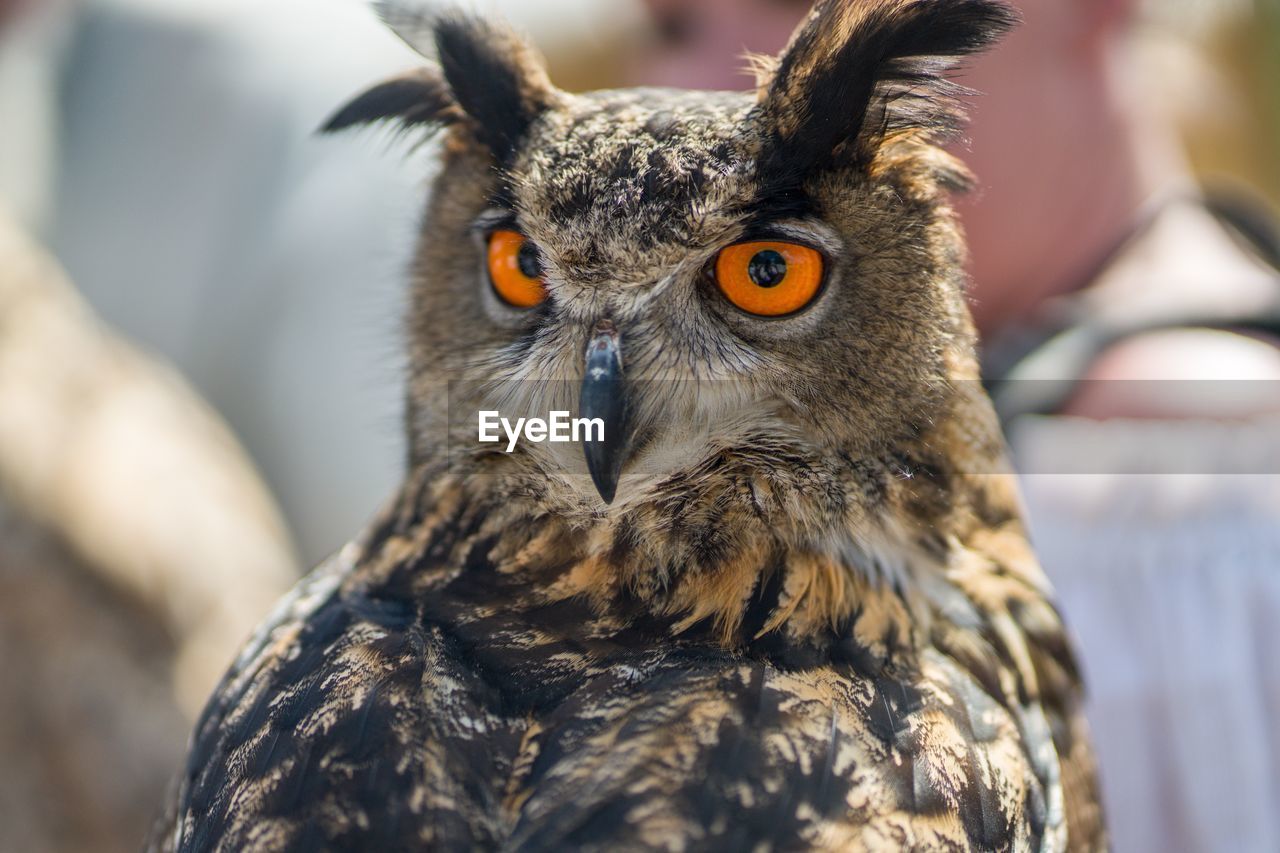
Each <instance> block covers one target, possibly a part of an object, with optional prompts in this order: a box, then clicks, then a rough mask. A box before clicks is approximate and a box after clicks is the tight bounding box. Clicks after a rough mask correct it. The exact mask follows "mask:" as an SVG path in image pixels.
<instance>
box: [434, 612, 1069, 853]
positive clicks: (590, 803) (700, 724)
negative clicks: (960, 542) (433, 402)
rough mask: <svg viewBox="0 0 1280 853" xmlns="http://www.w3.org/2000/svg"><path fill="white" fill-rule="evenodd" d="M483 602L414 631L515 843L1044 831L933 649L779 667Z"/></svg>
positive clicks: (831, 840) (1016, 770)
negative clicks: (906, 664)
mask: <svg viewBox="0 0 1280 853" xmlns="http://www.w3.org/2000/svg"><path fill="white" fill-rule="evenodd" d="M442 603H444V602H442ZM449 603H451V604H453V605H454V606H455V607H456V606H458V602H457V601H453V602H449ZM446 609H447V608H446ZM483 610H484V612H483V614H481V613H479V612H477V611H475V610H468V608H466V607H461V608H460V609H459V610H455V611H454V612H453V614H452V615H451V616H449V617H448V618H444V619H440V621H438V622H435V623H433V625H432V629H431V630H432V634H433V636H435V637H437V638H438V639H439V642H440V643H441V644H442V646H441V647H442V649H444V648H447V649H448V650H449V651H448V653H447V655H445V657H447V659H448V666H449V667H450V668H451V669H453V670H454V671H453V672H452V673H450V674H447V675H446V680H453V681H457V680H459V679H464V678H465V679H472V681H471V683H472V684H473V685H474V688H473V692H472V693H471V694H470V698H471V699H472V700H474V705H473V710H472V712H471V713H473V714H474V715H475V716H476V718H477V719H479V718H481V717H484V718H486V719H488V720H489V721H490V723H489V724H490V725H491V726H492V728H491V731H492V733H493V734H494V735H495V737H493V738H491V739H490V740H489V741H488V744H489V746H491V747H492V751H490V753H489V754H488V757H487V759H486V762H487V766H488V772H489V774H491V775H490V778H491V779H492V780H493V783H492V787H491V788H490V789H489V792H488V793H487V794H486V795H485V797H484V798H483V799H485V800H486V801H487V802H489V803H490V807H491V808H494V809H495V810H494V811H493V812H492V813H493V814H494V815H495V819H496V822H495V824H494V826H495V832H496V833H497V834H498V835H499V836H502V837H504V838H506V839H507V841H508V843H510V844H512V846H513V847H515V848H519V849H565V848H566V845H568V846H571V847H574V848H588V849H590V848H600V849H606V848H614V847H616V846H618V845H622V846H623V847H627V846H635V847H666V846H670V845H672V844H675V843H676V842H677V841H678V840H681V839H683V840H684V841H687V840H689V839H699V840H701V841H702V842H704V843H705V845H706V846H707V847H709V848H712V849H726V848H729V849H735V848H739V847H742V848H745V847H749V846H750V844H748V841H752V842H759V841H761V840H762V839H763V840H770V839H771V840H773V841H774V842H775V843H776V844H777V845H779V846H787V845H794V844H795V843H796V842H797V841H800V842H802V843H803V844H805V845H806V846H814V847H830V848H841V847H847V846H853V847H865V846H869V845H873V844H874V843H876V842H877V841H878V842H886V841H888V840H891V839H896V841H895V842H894V844H895V846H896V845H897V844H898V843H907V844H908V845H910V844H911V843H913V840H914V842H919V843H925V844H928V843H944V842H948V843H955V844H959V845H962V846H965V845H968V846H980V847H997V848H1009V849H1018V848H1024V847H1028V846H1038V844H1039V841H1040V840H1041V839H1042V837H1043V836H1044V834H1045V831H1046V825H1047V823H1049V822H1050V815H1049V811H1050V809H1049V800H1050V799H1051V796H1052V795H1051V794H1050V793H1047V790H1048V789H1047V787H1046V781H1047V780H1045V779H1043V778H1041V776H1040V775H1038V774H1037V773H1036V772H1035V771H1034V770H1033V768H1032V762H1031V760H1030V759H1029V758H1028V749H1029V746H1028V745H1027V744H1026V743H1025V742H1024V740H1023V735H1022V732H1021V728H1020V725H1019V723H1018V721H1017V720H1015V719H1014V717H1013V716H1012V715H1011V714H1010V713H1009V712H1008V711H1007V710H1006V709H1005V708H1003V707H1002V706H1000V705H999V704H998V703H997V702H996V701H995V700H993V699H992V698H991V697H989V696H987V695H986V694H985V693H983V692H982V691H981V690H980V688H978V687H977V685H976V684H975V683H974V681H973V679H972V678H971V676H970V675H969V674H968V673H966V672H964V671H963V670H962V669H961V668H960V667H958V666H957V665H956V664H955V663H954V662H952V661H951V660H950V659H948V658H946V657H945V656H943V655H940V654H936V653H931V652H926V653H925V654H924V655H923V657H922V659H921V665H920V666H919V668H917V669H915V670H913V671H912V672H911V673H910V674H906V673H903V674H900V675H893V674H889V673H887V672H881V673H879V674H874V675H873V674H866V673H859V672H857V671H855V670H853V669H852V668H850V667H848V666H840V665H823V666H814V667H808V668H803V669H789V668H784V667H782V666H780V665H778V664H777V663H776V662H773V661H770V660H767V659H764V658H761V657H757V656H752V655H750V654H745V653H744V654H731V653H729V652H726V651H723V650H720V649H716V648H714V647H712V646H709V645H699V644H696V643H688V644H680V643H675V642H671V641H669V640H668V641H666V642H664V641H663V640H662V639H661V637H660V636H658V635H655V634H654V633H653V631H652V628H653V626H635V625H632V626H628V627H627V628H624V629H622V630H617V631H610V630H606V628H605V626H602V625H600V624H598V623H593V621H592V617H591V614H590V611H589V609H588V608H586V607H585V605H582V604H577V603H572V602H561V603H559V604H556V605H548V606H546V607H545V608H536V609H531V610H523V609H521V608H519V607H514V606H513V607H509V608H505V609H503V608H498V609H493V608H487V607H486V608H484V609H483ZM444 615H445V613H443V612H442V613H439V614H437V616H444ZM443 660H444V658H442V661H443ZM441 698H442V699H443V698H445V697H443V696H442V697H441ZM438 712H439V713H440V714H442V715H444V714H448V713H453V714H455V716H456V713H457V709H456V707H455V708H454V709H453V710H452V711H450V709H448V708H445V707H440V708H439V709H438ZM499 733H500V734H499ZM469 742H471V743H476V740H475V739H474V738H470V739H469Z"/></svg>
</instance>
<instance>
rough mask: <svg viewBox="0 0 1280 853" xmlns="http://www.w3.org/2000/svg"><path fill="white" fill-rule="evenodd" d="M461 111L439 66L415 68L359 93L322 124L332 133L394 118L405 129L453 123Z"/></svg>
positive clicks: (324, 128)
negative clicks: (435, 67) (434, 67)
mask: <svg viewBox="0 0 1280 853" xmlns="http://www.w3.org/2000/svg"><path fill="white" fill-rule="evenodd" d="M460 117H461V112H460V111H459V110H458V107H457V105H456V104H455V103H454V101H453V98H452V96H451V95H450V94H449V88H448V86H446V85H445V82H444V79H443V78H442V77H441V76H440V72H439V71H438V70H437V69H430V68H415V69H413V70H412V71H407V72H405V73H404V74H401V75H399V76H396V77H392V78H391V79H390V80H387V81H385V82H383V83H379V84H378V85H377V86H374V87H373V88H372V89H370V90H368V91H367V92H364V93H363V94H360V95H357V96H356V97H355V98H354V99H353V100H352V101H351V102H350V103H348V104H347V105H346V106H344V107H342V108H341V109H339V110H338V111H337V112H336V113H334V114H333V115H332V116H331V117H330V118H329V120H328V121H326V122H325V123H324V125H323V126H322V127H321V129H320V130H321V132H322V133H333V132H335V131H339V130H344V129H346V128H348V127H354V126H357V125H366V124H374V123H376V122H380V121H395V122H398V123H399V124H400V126H401V127H402V128H404V129H406V130H407V129H411V128H415V127H426V128H433V127H441V126H444V125H448V124H452V123H453V122H455V121H457V120H458V119H459V118H460Z"/></svg>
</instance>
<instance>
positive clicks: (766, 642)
mask: <svg viewBox="0 0 1280 853" xmlns="http://www.w3.org/2000/svg"><path fill="white" fill-rule="evenodd" d="M388 18H389V21H390V22H391V23H392V24H393V25H394V26H396V27H397V29H398V31H399V32H401V34H402V35H404V36H405V37H406V38H407V39H408V40H409V41H410V42H411V43H414V42H415V41H416V40H418V39H419V38H420V37H421V36H422V35H423V34H427V35H431V34H432V33H434V38H435V41H436V42H437V45H438V48H439V57H440V62H441V67H442V69H443V76H442V75H441V72H439V71H436V70H434V69H428V70H424V71H416V72H412V73H410V74H408V75H406V76H404V77H402V78H398V79H397V80H395V81H391V82H388V83H386V84H384V85H382V86H380V87H378V88H376V89H374V90H372V91H371V92H370V93H368V94H366V95H365V96H362V97H361V98H359V99H357V100H356V101H355V102H353V103H352V104H351V105H350V106H348V107H347V108H345V109H344V110H343V111H342V112H340V113H339V114H338V115H337V116H336V117H335V119H334V122H333V123H332V124H333V126H334V127H343V126H348V125H352V124H359V123H363V122H369V121H376V120H380V119H394V120H398V121H400V122H401V123H403V124H404V125H405V126H407V127H410V128H415V127H422V128H424V129H426V128H430V127H435V126H438V125H448V126H449V127H450V131H449V136H448V138H447V141H446V145H445V164H444V169H443V172H442V174H441V177H440V178H439V180H438V181H437V184H436V186H435V189H434V191H433V193H432V198H431V202H430V206H429V210H428V215H427V219H426V223H425V225H424V230H423V239H422V244H421V251H420V254H419V258H418V261H417V263H416V265H415V270H414V289H413V305H412V309H411V316H410V326H409V328H410V366H411V371H410V382H409V395H408V400H409V418H408V429H409V434H410V444H411V448H412V450H411V459H410V466H409V468H410V470H409V474H408V475H407V477H406V481H405V485H404V487H403V489H402V490H401V492H400V493H399V495H398V496H397V498H396V499H395V501H393V503H392V504H391V506H390V507H389V508H388V510H387V511H386V512H385V513H384V514H383V515H382V517H381V518H380V519H379V521H378V522H377V523H375V524H374V525H373V527H372V528H371V529H370V530H369V531H367V532H366V533H365V534H364V535H363V536H362V537H361V538H360V539H359V540H358V541H357V542H356V543H355V544H353V545H351V546H349V547H348V548H347V549H346V550H344V551H343V552H342V553H341V554H340V555H338V556H337V557H336V558H335V559H334V560H332V561H331V562H330V563H329V564H327V565H326V566H324V567H322V568H321V569H319V570H318V571H317V572H316V573H315V574H314V575H313V576H312V577H311V578H310V579H309V580H308V581H307V582H306V583H305V584H304V585H303V586H302V587H300V588H299V590H298V591H297V592H296V593H295V594H294V596H292V597H291V599H290V600H289V601H287V602H286V603H285V604H283V605H282V607H281V610H280V611H279V613H278V614H277V616H276V617H275V618H274V619H273V620H272V621H271V622H270V623H269V624H268V625H267V626H266V627H264V629H263V630H262V631H261V632H260V633H259V636H258V637H257V639H255V640H254V641H253V642H252V643H251V644H250V646H249V648H247V649H246V651H245V652H244V654H243V655H242V657H241V659H240V660H239V661H238V662H237V664H236V666H235V667H234V668H233V670H232V672H231V673H230V674H229V675H228V676H227V679H226V680H225V681H224V683H223V684H222V686H221V687H220V688H219V690H218V691H217V693H216V694H215V695H214V697H213V699H212V700H211V702H210V704H209V707H208V710H207V711H206V713H205V715H204V717H203V719H202V720H201V721H200V723H199V725H198V727H197V731H196V734H195V738H194V742H193V747H192V751H191V755H190V758H189V762H188V766H187V769H186V772H185V774H184V776H183V778H182V779H181V784H180V786H179V790H178V793H177V796H176V798H175V800H174V802H173V803H172V804H171V806H172V807H171V811H170V817H169V819H168V820H167V821H166V822H165V823H164V824H163V826H162V827H161V830H160V832H159V833H158V835H157V842H156V843H157V846H159V847H162V848H164V849H178V850H206V849H264V850H267V849H270V850H275V849H298V850H311V849H376V850H382V849H405V848H410V849H413V848H423V849H509V850H564V849H588V850H590V849H595V850H625V849H667V850H685V849H796V848H815V849H902V848H913V849H946V850H950V849H955V850H963V849H1010V850H1031V849H1037V850H1061V849H1074V850H1087V849H1098V848H1101V847H1103V846H1105V841H1104V835H1103V830H1102V825H1101V818H1100V813H1099V807H1098V801H1097V792H1096V787H1095V782H1094V773H1093V763H1092V757H1091V754H1090V751H1089V746H1088V742H1087V736H1086V734H1085V732H1084V730H1083V722H1082V718H1081V716H1080V711H1079V703H1080V685H1079V679H1078V677H1077V674H1076V671H1075V667H1074V664H1073V661H1072V657H1071V652H1070V649H1069V646H1068V642H1067V639H1066V636H1065V633H1064V630H1063V627H1062V624H1061V620H1060V619H1059V616H1058V614H1057V612H1056V611H1055V609H1054V608H1053V606H1052V604H1051V603H1050V591H1049V589H1048V585H1047V582H1046V581H1045V579H1044V577H1043V575H1042V573H1041V571H1040V568H1039V566H1038V564H1037V562H1036V560H1035V557H1034V555H1033V553H1032V552H1031V550H1030V548H1029V546H1028V544H1027V539H1026V535H1025V531H1024V529H1023V525H1022V521H1021V518H1020V510H1019V505H1018V498H1017V494H1016V489H1015V486H1014V484H1013V481H1012V477H1011V475H1010V474H1009V472H1008V470H1007V465H1006V462H1005V450H1004V444H1003V441H1002V439H1001V437H1000V433H999V429H998V426H997V424H996V421H995V419H994V417H993V415H992V412H991V407H990V405H989V402H988V401H987V399H986V397H985V395H984V393H983V392H982V391H981V389H980V387H979V386H978V384H977V382H976V378H977V371H976V366H975V360H974V355H973V345H974V335H973V330H972V326H971V323H970V321H969V319H968V313H967V310H966V308H965V305H964V293H963V284H964V281H963V273H962V260H963V246H962V241H961V239H960V236H959V233H958V230H957V228H956V225H955V222H954V217H953V214H952V212H951V209H950V207H949V204H948V201H947V196H946V193H947V192H948V191H951V190H954V189H957V188H959V187H960V186H962V185H963V184H964V183H965V180H966V176H965V173H964V170H963V168H962V167H961V166H960V165H959V164H958V163H957V162H956V161H955V160H953V159H952V158H951V157H950V156H949V155H947V154H945V153H944V152H943V151H942V150H941V149H940V148H938V147H937V142H938V141H939V139H940V138H941V136H942V134H943V133H944V132H945V131H946V130H947V129H948V128H950V127H951V125H952V124H953V123H954V115H955V113H954V106H953V105H952V104H951V102H950V100H949V96H950V94H952V93H951V92H949V90H947V88H946V86H945V84H943V83H942V81H941V80H940V78H939V77H938V76H937V72H938V71H939V70H940V69H941V68H942V67H945V65H946V63H945V62H944V61H943V60H942V59H940V58H939V57H954V56H957V55H962V54H965V53H969V52H972V51H974V50H977V49H980V48H981V47H982V46H984V45H985V44H986V43H987V42H989V41H990V40H991V39H992V38H994V37H995V36H996V35H998V34H999V33H1000V32H1002V31H1003V29H1005V28H1006V27H1007V26H1008V24H1009V23H1010V15H1009V12H1008V11H1007V9H1006V8H1005V7H1004V6H1002V5H1000V4H999V3H998V2H995V0H935V2H923V0H865V2H854V0H845V2H834V0H833V2H828V3H825V4H822V5H821V6H820V7H819V9H818V10H816V11H815V13H814V16H813V17H811V19H810V21H809V22H808V23H807V25H806V26H805V27H804V28H802V29H801V31H800V32H799V33H798V34H797V36H796V38H795V39H794V40H793V43H792V46H791V47H790V48H789V49H788V51H787V52H784V54H783V56H782V57H781V58H780V60H778V61H776V62H770V63H761V67H762V75H763V76H762V80H761V85H760V91H759V92H758V93H755V94H753V95H737V94H707V93H685V92H671V91H654V90H640V91H627V92H603V93H590V94H586V95H569V94H566V93H563V92H559V91H557V90H555V89H554V88H552V87H551V84H550V83H549V82H548V81H547V80H546V77H545V74H544V73H543V72H542V71H541V68H540V66H538V65H537V64H536V62H537V60H536V58H535V57H533V55H532V53H531V52H529V51H528V49H527V48H524V47H523V46H519V44H518V42H516V41H514V40H513V37H511V36H510V35H509V34H508V33H506V32H505V31H503V30H499V29H496V28H494V27H491V26H490V25H487V24H482V23H478V22H473V21H466V20H462V19H456V18H447V19H444V20H443V21H441V22H437V23H436V24H435V25H434V27H429V26H426V25H424V24H423V23H422V22H420V21H418V20H417V19H415V18H413V17H412V16H408V17H405V16H399V17H397V16H396V15H395V14H394V13H389V14H388ZM477 75H478V76H477ZM482 84H483V85H482ZM833 87H835V88H834V89H833ZM836 108H839V109H836ZM486 223H489V224H492V223H504V224H507V225H509V226H513V227H519V228H520V230H521V231H522V232H523V233H524V234H526V235H527V236H528V237H529V238H530V239H531V240H532V241H534V242H535V243H536V244H537V246H538V248H539V251H540V255H541V261H542V267H543V270H544V275H545V279H546V281H547V286H548V289H549V291H550V294H551V297H550V299H549V300H548V301H547V302H546V303H545V304H544V305H543V306H541V307H539V308H537V309H535V310H532V311H528V312H523V313H516V312H513V311H512V310H510V309H507V308H505V307H504V306H502V305H501V304H499V303H497V302H496V300H495V299H494V297H493V296H492V294H491V293H490V291H489V289H488V287H487V285H486V283H485V279H484V274H483V272H482V269H483V258H482V251H481V244H480V242H479V241H472V239H471V236H470V235H472V234H473V233H474V232H476V231H477V230H480V231H482V230H483V227H484V225H485V224H486ZM758 233H770V234H782V235H786V236H789V237H795V238H797V239H799V238H803V239H804V240H805V241H806V242H809V243H810V244H813V245H816V246H818V247H820V248H821V249H822V250H823V252H824V254H825V256H826V258H827V261H828V269H827V273H826V283H825V285H824V290H823V292H822V294H821V296H820V297H819V298H818V300H817V301H816V302H815V303H814V304H813V306H812V307H810V308H809V309H808V310H806V311H804V312H802V313H801V314H798V315H796V316H794V317H789V318H784V319H781V320H762V319H758V318H751V317H747V316H745V315H743V314H741V313H740V312H736V311H735V310H734V309H733V308H732V307H731V306H729V305H728V304H727V303H726V302H725V301H724V300H723V299H721V298H718V297H717V294H716V292H715V290H714V288H713V287H711V286H709V282H708V279H707V277H706V275H705V273H704V270H705V269H706V267H707V265H708V264H709V263H710V261H711V259H712V258H714V256H715V254H716V252H717V251H718V249H719V248H720V247H722V246H724V245H727V244H729V243H732V242H734V241H737V240H740V239H743V238H744V237H745V236H750V235H753V234H758ZM602 318H607V319H608V320H609V321H610V323H612V324H615V325H616V328H617V329H619V330H620V336H621V338H622V340H623V341H624V343H623V353H624V354H625V355H624V358H625V360H626V365H627V366H626V370H627V376H628V380H629V381H630V382H632V383H633V386H632V392H633V395H634V398H635V399H634V401H633V409H634V419H635V422H636V424H637V426H636V439H635V446H634V447H633V448H632V450H631V454H630V461H629V462H628V464H627V467H626V468H625V469H624V470H623V473H622V477H621V480H620V482H619V484H618V492H617V499H616V500H614V501H613V502H612V503H611V504H607V503H605V502H604V501H602V499H601V498H600V496H599V495H598V494H597V493H596V491H595V490H594V489H593V488H592V487H591V484H590V481H589V480H588V478H587V477H586V472H585V468H584V463H583V460H582V459H581V457H580V456H575V455H574V452H573V448H572V447H568V448H565V447H563V446H557V445H550V444H546V445H524V446H522V447H520V448H519V449H518V450H517V451H516V452H514V453H512V454H509V455H508V454H504V453H502V452H501V451H495V450H493V448H492V447H481V446H478V445H477V444H476V443H475V441H474V431H475V423H474V421H473V420H467V419H466V418H457V417H456V415H457V413H458V412H459V411H462V412H474V411H475V408H476V407H477V406H480V405H482V404H483V405H487V406H495V405H497V403H499V402H500V403H502V404H503V405H505V406H508V407H515V408H518V409H521V408H523V407H526V406H531V407H533V408H534V409H537V408H538V407H542V410H543V411H546V409H547V407H548V406H550V405H551V404H552V403H554V402H556V401H560V402H563V403H565V405H566V406H569V407H572V405H573V403H574V401H573V399H572V384H571V383H572V382H573V381H574V380H581V375H582V352H583V348H584V346H585V344H586V343H587V341H588V340H589V336H590V334H591V330H592V329H593V327H594V326H595V325H596V324H597V323H598V322H599V321H600V320H601V319H602ZM450 383H452V384H450ZM451 413H452V414H453V415H454V416H453V417H451Z"/></svg>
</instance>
